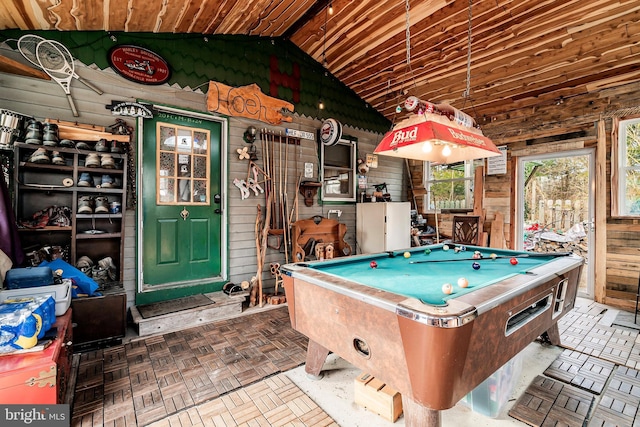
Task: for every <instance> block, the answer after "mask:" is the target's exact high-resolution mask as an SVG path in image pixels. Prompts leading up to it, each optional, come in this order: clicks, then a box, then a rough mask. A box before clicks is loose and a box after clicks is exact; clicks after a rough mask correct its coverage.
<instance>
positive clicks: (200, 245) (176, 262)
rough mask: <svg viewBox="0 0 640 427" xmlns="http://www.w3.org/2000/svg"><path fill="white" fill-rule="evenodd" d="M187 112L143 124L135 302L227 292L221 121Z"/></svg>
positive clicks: (162, 115)
mask: <svg viewBox="0 0 640 427" xmlns="http://www.w3.org/2000/svg"><path fill="white" fill-rule="evenodd" d="M186 114H187V113H186V112H185V115H180V114H176V113H173V112H162V110H161V112H159V113H158V114H156V115H155V117H154V118H152V119H145V120H144V122H143V132H142V133H143V149H142V151H143V153H142V155H143V157H142V158H143V170H142V174H141V180H142V183H141V184H142V185H141V194H142V197H141V199H142V223H141V228H142V230H141V232H142V244H141V247H142V279H143V286H142V287H141V288H139V290H140V291H141V292H139V293H138V295H137V297H136V303H137V304H141V303H148V302H155V301H162V300H167V299H172V298H176V297H180V296H186V295H193V294H196V293H203V292H213V291H217V290H220V289H221V288H222V284H223V278H224V274H223V271H222V265H223V263H222V257H223V252H222V251H223V247H224V242H222V236H223V233H222V203H221V202H222V200H221V192H220V191H221V181H222V176H221V171H222V170H223V168H222V156H221V149H222V135H223V131H222V123H221V122H220V121H214V120H213V119H212V120H207V119H206V118H203V115H195V116H190V115H186Z"/></svg>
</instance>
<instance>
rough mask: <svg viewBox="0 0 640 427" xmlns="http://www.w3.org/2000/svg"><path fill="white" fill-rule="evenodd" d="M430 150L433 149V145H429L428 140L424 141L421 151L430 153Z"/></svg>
mask: <svg viewBox="0 0 640 427" xmlns="http://www.w3.org/2000/svg"><path fill="white" fill-rule="evenodd" d="M431 150H433V145H431V143H430V142H429V141H425V142H424V143H423V144H422V152H423V153H430V152H431Z"/></svg>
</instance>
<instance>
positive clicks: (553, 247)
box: [533, 237, 587, 257]
mask: <svg viewBox="0 0 640 427" xmlns="http://www.w3.org/2000/svg"><path fill="white" fill-rule="evenodd" d="M533 251H534V252H571V253H574V254H576V255H580V256H581V257H586V256H587V238H586V237H583V238H581V239H579V240H577V241H568V242H562V241H555V240H550V239H545V238H540V239H538V240H537V241H536V242H535V245H534V248H533Z"/></svg>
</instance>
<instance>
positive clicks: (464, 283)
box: [458, 277, 469, 288]
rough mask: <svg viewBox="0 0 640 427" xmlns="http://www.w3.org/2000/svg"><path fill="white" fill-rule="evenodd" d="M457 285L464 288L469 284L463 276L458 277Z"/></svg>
mask: <svg viewBox="0 0 640 427" xmlns="http://www.w3.org/2000/svg"><path fill="white" fill-rule="evenodd" d="M458 286H460V287H461V288H466V287H467V286H469V281H468V280H467V279H465V278H464V277H461V278H459V279H458Z"/></svg>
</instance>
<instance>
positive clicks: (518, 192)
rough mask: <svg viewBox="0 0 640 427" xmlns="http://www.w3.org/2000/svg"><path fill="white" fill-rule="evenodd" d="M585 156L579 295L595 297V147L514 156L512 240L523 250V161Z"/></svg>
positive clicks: (517, 248)
mask: <svg viewBox="0 0 640 427" xmlns="http://www.w3.org/2000/svg"><path fill="white" fill-rule="evenodd" d="M577 156H587V157H588V163H589V183H588V186H589V206H588V215H587V216H588V218H589V219H588V220H587V224H586V226H585V232H586V233H587V243H588V248H587V259H586V274H587V291H586V293H584V292H582V291H580V292H579V296H580V297H583V298H589V299H595V248H596V233H595V224H596V218H595V215H596V207H595V194H596V169H595V160H596V159H595V157H596V149H595V148H583V149H577V150H567V151H559V152H553V153H546V154H533V155H528V156H518V157H516V161H517V164H516V187H515V218H514V228H513V230H514V232H515V236H514V238H513V242H514V243H515V246H516V247H515V249H516V250H520V251H521V250H523V246H524V239H523V236H524V234H523V233H521V230H524V187H523V186H524V181H525V179H524V163H525V162H530V161H534V160H548V159H553V158H558V157H577Z"/></svg>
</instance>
